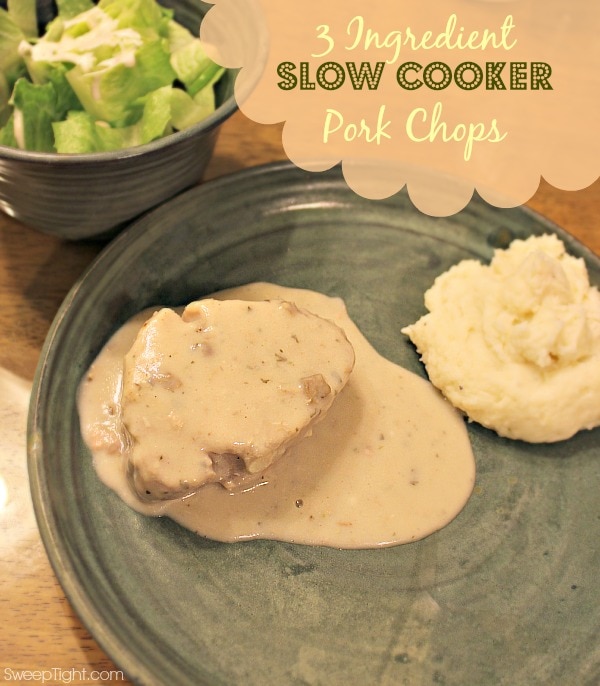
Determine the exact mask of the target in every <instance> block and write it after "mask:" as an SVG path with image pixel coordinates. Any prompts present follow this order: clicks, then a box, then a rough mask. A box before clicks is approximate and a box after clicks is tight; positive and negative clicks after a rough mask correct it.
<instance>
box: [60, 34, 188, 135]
mask: <svg viewBox="0 0 600 686" xmlns="http://www.w3.org/2000/svg"><path fill="white" fill-rule="evenodd" d="M66 78H67V80H68V81H69V84H70V85H71V87H72V88H73V90H74V91H75V93H76V95H77V97H78V98H79V101H80V102H81V103H82V105H83V107H84V109H85V110H86V111H87V112H89V113H90V114H91V115H92V116H93V117H96V118H97V119H103V120H104V121H107V122H108V123H110V124H117V125H118V124H120V123H121V122H123V121H124V120H126V119H127V116H128V113H129V110H130V109H131V107H132V104H131V103H133V102H134V101H136V100H137V99H138V98H141V97H143V96H144V95H146V94H148V93H150V92H151V91H153V90H156V89H157V88H161V87H162V86H167V85H170V84H172V83H173V81H174V79H175V72H174V71H173V69H172V68H171V64H170V61H169V52H168V49H167V47H166V45H165V42H164V41H163V40H155V41H153V42H151V43H147V44H145V45H142V47H141V48H140V49H139V50H138V51H137V52H136V54H135V64H134V65H133V66H132V67H129V66H126V65H125V64H122V63H121V64H116V65H115V66H113V67H108V68H101V67H99V68H98V69H93V70H91V71H88V72H86V71H84V70H83V69H82V68H81V67H80V66H79V65H77V66H75V67H74V68H73V69H71V70H70V71H68V72H67V73H66Z"/></svg>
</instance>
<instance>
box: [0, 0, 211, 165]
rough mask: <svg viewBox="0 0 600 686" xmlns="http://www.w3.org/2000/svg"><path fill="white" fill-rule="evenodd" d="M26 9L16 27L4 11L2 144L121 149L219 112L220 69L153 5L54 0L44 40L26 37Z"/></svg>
mask: <svg viewBox="0 0 600 686" xmlns="http://www.w3.org/2000/svg"><path fill="white" fill-rule="evenodd" d="M29 2H30V0H23V2H22V3H21V5H22V7H21V9H22V11H23V16H22V18H20V19H19V21H18V22H17V21H16V19H15V17H13V16H11V15H10V13H9V12H7V11H4V10H0V127H2V128H0V145H15V146H17V147H20V148H25V149H27V150H39V151H56V152H64V153H79V152H102V151H106V150H115V149H120V148H125V147H130V146H133V145H141V144H144V143H148V142H150V141H152V140H155V139H157V138H160V137H162V136H165V135H167V134H169V133H171V132H173V131H176V130H181V129H183V128H187V127H188V126H192V125H194V124H196V123H198V122H199V121H201V120H202V119H205V118H206V117H207V116H208V115H210V114H211V112H212V111H214V109H215V95H214V88H213V86H214V84H215V83H216V81H217V80H218V79H219V78H220V77H221V75H222V73H223V72H224V70H223V69H222V68H221V67H219V66H218V65H216V64H215V63H214V62H212V61H211V60H210V59H209V58H208V56H207V55H206V53H205V52H204V49H203V47H202V44H201V43H200V40H199V39H198V38H197V37H195V36H193V35H192V33H191V32H190V31H188V30H187V29H186V28H185V27H183V26H181V25H180V24H178V23H176V22H175V21H174V19H173V12H172V10H170V9H167V8H165V7H162V6H161V5H159V4H158V3H157V2H156V0H99V2H98V3H97V4H94V3H93V2H92V1H91V0H57V8H58V12H59V14H58V16H57V17H56V18H55V19H53V20H52V21H51V22H50V23H49V24H48V25H47V27H46V32H45V33H44V35H43V36H41V37H40V38H39V39H37V38H36V39H34V38H33V37H32V36H31V35H30V33H31V26H32V24H31V21H32V20H31V17H30V13H29V14H28V11H26V8H27V7H29ZM13 3H15V5H18V4H20V0H13ZM9 9H10V6H9ZM27 16H29V19H27ZM27 22H28V23H27ZM25 26H28V27H29V28H27V30H24V28H23V27H25ZM23 77H27V78H23Z"/></svg>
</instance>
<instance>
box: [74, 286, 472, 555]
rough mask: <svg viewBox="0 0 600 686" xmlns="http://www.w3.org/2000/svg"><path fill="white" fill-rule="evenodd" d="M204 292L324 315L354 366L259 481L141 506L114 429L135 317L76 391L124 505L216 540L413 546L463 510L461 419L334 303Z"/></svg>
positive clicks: (104, 471)
mask: <svg viewBox="0 0 600 686" xmlns="http://www.w3.org/2000/svg"><path fill="white" fill-rule="evenodd" d="M211 297H216V298H219V299H227V298H231V299H241V300H250V301H258V300H264V299H283V300H287V301H290V302H294V303H296V305H298V306H299V307H302V308H304V309H306V310H308V311H310V312H313V313H315V314H318V315H320V316H322V317H325V318H328V319H331V320H332V321H334V322H335V323H336V324H338V326H340V327H341V328H342V329H343V330H344V331H345V333H346V336H347V337H348V339H349V340H350V342H351V343H352V345H353V347H354V350H355V354H356V362H355V367H354V370H353V372H352V374H351V376H350V379H349V381H348V383H347V384H346V386H345V388H344V389H343V390H342V392H341V393H340V394H339V396H338V397H337V399H336V400H335V402H334V404H333V406H332V407H331V409H330V410H329V412H328V414H327V415H326V416H325V418H324V419H322V420H321V422H320V423H319V424H317V425H316V426H315V427H314V430H313V433H312V435H310V436H308V437H306V438H304V439H303V440H302V441H301V442H299V443H297V444H296V445H294V446H293V447H291V448H290V449H289V451H288V452H287V453H286V454H285V455H284V456H283V457H281V458H280V459H279V460H278V461H276V462H275V463H274V464H273V465H271V466H270V467H269V468H268V469H267V470H265V471H264V473H262V474H261V475H260V476H261V477H262V478H261V479H259V481H258V484H257V485H253V486H252V487H250V488H247V489H246V490H244V489H243V488H241V489H239V490H238V491H235V490H234V491H230V490H226V489H225V488H223V487H222V486H221V485H218V484H208V485H206V486H204V487H202V488H201V489H200V490H199V491H198V492H197V493H195V494H194V495H191V496H188V497H185V498H182V499H179V500H171V501H164V502H160V503H144V502H142V501H140V500H139V499H138V498H137V497H136V496H135V495H134V493H133V491H132V489H131V487H130V485H129V481H128V478H127V473H126V460H125V457H124V452H125V450H126V442H125V441H124V440H123V436H122V432H121V430H120V426H119V422H120V419H119V415H120V411H119V398H120V394H121V387H122V380H123V373H122V368H123V357H124V355H125V354H126V353H127V351H128V350H129V348H130V347H131V345H132V343H133V341H134V339H135V337H136V335H137V332H138V330H139V328H140V325H141V324H142V323H143V321H144V320H145V319H146V318H147V313H142V314H141V315H139V316H138V317H136V318H134V319H133V320H131V321H130V322H128V323H127V324H126V325H125V326H124V327H122V328H121V329H120V330H119V331H118V332H117V333H116V334H115V335H114V336H113V338H112V339H111V340H110V341H109V343H108V344H107V345H106V346H105V348H104V349H103V351H102V352H101V354H100V355H99V357H98V359H97V360H96V362H95V363H94V367H93V375H92V379H93V380H92V381H85V380H84V382H83V383H82V386H81V389H80V394H79V411H80V417H81V425H82V433H83V437H84V439H85V441H86V443H87V444H88V445H89V446H90V448H91V450H92V452H93V456H94V465H95V468H96V470H97V473H98V475H99V477H100V479H101V480H102V481H103V482H104V483H105V484H106V485H108V486H109V487H110V488H112V489H113V490H115V491H116V492H117V493H118V494H119V496H120V497H121V498H122V499H123V500H125V502H127V503H128V504H129V505H130V506H131V507H133V508H135V509H136V510H138V511H140V512H142V513H144V514H148V515H155V516H157V515H164V516H168V517H171V518H172V519H174V520H175V521H177V522H178V523H179V524H181V525H182V526H184V527H186V528H189V529H191V530H193V531H195V532H197V533H198V534H200V535H202V536H205V537H208V538H211V539H214V540H219V541H226V542H233V541H240V540H246V539H252V538H267V539H274V540H283V541H290V542H295V543H303V544H312V545H325V546H331V547H336V548H374V547H379V546H388V545H396V544H400V543H408V542H411V541H415V540H418V539H420V538H423V537H425V536H427V535H429V534H431V533H433V532H435V531H437V530H439V529H441V528H442V527H443V526H445V525H446V524H447V523H449V522H450V521H451V520H452V519H453V518H454V517H455V516H456V515H457V514H458V513H459V512H460V511H461V509H462V508H463V507H464V505H465V503H466V502H467V500H468V498H469V496H470V494H471V492H472V489H473V484H474V479H475V462H474V458H473V453H472V450H471V446H470V442H469V438H468V435H467V431H466V427H465V424H464V421H463V419H462V417H461V416H460V415H459V414H458V412H457V411H456V410H454V409H453V408H452V407H451V406H450V405H449V404H448V403H447V402H446V401H445V400H444V399H443V398H442V397H441V395H440V394H439V392H438V391H436V389H435V388H434V387H433V386H432V385H431V384H430V383H428V382H427V381H425V380H424V379H422V378H420V377H418V376H417V375H415V374H413V373H411V372H409V371H407V370H405V369H402V368H401V367H398V366H397V365H395V364H393V363H392V362H390V361H389V360H386V359H385V358H383V357H382V356H380V355H379V354H378V353H377V352H376V351H375V350H374V349H373V347H372V346H371V345H370V344H369V343H368V341H367V340H366V339H365V338H364V336H363V335H362V334H361V333H360V331H359V330H358V328H357V327H356V325H355V324H354V323H353V322H352V320H351V319H350V318H349V317H348V315H347V313H346V309H345V306H344V304H343V302H342V301H341V300H340V299H338V298H329V297H327V296H325V295H322V294H319V293H316V292H313V291H308V290H299V289H289V288H284V287H281V286H276V285H273V284H266V283H258V284H249V285H247V286H242V287H239V288H235V289H230V290H228V291H223V292H221V293H218V294H216V295H213V296H211ZM107 446H111V447H110V448H107ZM114 446H119V449H118V450H115V448H114Z"/></svg>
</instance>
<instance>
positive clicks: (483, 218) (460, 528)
mask: <svg viewBox="0 0 600 686" xmlns="http://www.w3.org/2000/svg"><path fill="white" fill-rule="evenodd" d="M548 231H550V232H555V233H557V234H558V235H559V236H560V237H561V238H562V239H563V240H564V241H565V242H566V244H567V247H568V249H569V251H570V252H571V253H572V254H574V255H577V256H581V257H583V258H584V259H585V260H586V262H587V265H588V268H589V271H590V275H591V279H592V282H593V283H595V284H599V283H600V260H598V258H597V257H595V256H594V255H593V254H592V253H590V252H589V251H587V250H586V249H585V248H584V247H582V246H581V245H580V244H579V243H577V242H576V241H575V240H574V239H573V238H571V237H570V236H568V235H567V234H565V233H564V232H563V231H561V230H560V229H558V228H557V227H555V226H554V225H552V224H550V223H549V222H547V221H545V220H544V219H542V218H540V217H539V216H537V215H534V214H532V213H531V212H528V211H525V210H523V209H515V210H497V209H494V208H491V207H490V206H488V205H486V204H485V203H483V202H481V201H479V200H477V199H475V200H473V202H472V203H471V204H470V205H469V206H468V208H467V209H465V210H464V211H463V212H461V213H460V214H458V215H455V216H452V217H450V218H445V219H436V218H432V217H429V216H426V215H423V214H420V213H419V212H417V211H416V210H415V209H414V208H413V207H412V205H411V203H410V201H409V200H408V199H407V197H406V195H404V194H400V195H398V196H396V197H394V198H392V199H389V200H386V201H369V200H366V199H364V198H361V197H359V196H356V195H355V194H354V193H352V192H351V191H349V190H348V189H347V187H346V185H345V183H344V181H343V180H342V178H341V176H340V174H339V172H338V171H337V170H334V171H332V172H327V173H323V174H307V173H305V172H303V171H300V170H298V169H296V168H295V167H293V166H290V165H288V164H276V165H271V166H267V167H263V168H256V169H252V170H249V171H245V172H243V173H240V174H237V175H232V176H230V177H227V178H223V179H220V180H218V181H213V182H211V183H208V184H206V185H204V186H202V187H200V188H197V189H194V190H191V191H189V192H186V193H185V194H183V195H180V196H179V197H177V198H176V199H174V200H172V201H169V202H168V203H167V204H165V205H164V206H162V207H161V208H159V209H158V210H156V211H154V212H152V213H151V214H149V215H147V216H146V217H145V218H143V219H141V220H140V221H138V222H137V223H135V224H134V225H133V226H131V227H130V228H129V229H128V230H127V231H125V232H124V233H123V234H122V235H121V236H119V237H118V238H117V239H116V240H115V241H114V242H113V243H111V244H110V245H109V246H108V247H107V248H106V249H105V250H104V252H103V253H102V254H101V255H100V257H99V258H98V259H97V260H96V262H95V263H94V264H93V265H92V267H91V268H90V269H89V270H88V272H87V273H86V274H85V275H84V277H83V278H82V279H81V280H80V281H79V282H78V283H77V284H76V285H75V286H74V288H73V289H72V291H71V292H70V294H69V296H68V297H67V299H66V301H65V303H64V304H63V306H62V308H61V310H60V312H59V314H58V316H57V318H56V321H55V322H54V324H53V326H52V329H51V332H50V334H49V336H48V339H47V342H46V344H45V347H44V350H43V353H42V356H41V361H40V365H39V370H38V374H37V378H36V381H35V387H34V392H33V395H32V406H31V412H30V422H29V442H30V452H29V469H30V477H31V487H32V494H33V500H34V503H35V509H36V513H37V517H38V521H39V526H40V530H41V534H42V537H43V540H44V543H45V545H46V547H47V550H48V554H49V556H50V559H51V561H52V564H53V566H54V569H55V571H56V574H57V576H58V578H59V580H60V582H61V584H62V586H63V588H64V590H65V592H66V594H67V596H68V598H69V599H70V601H71V602H72V604H73V606H74V608H75V610H76V611H77V612H78V614H79V615H80V616H81V618H82V620H83V622H84V623H85V624H86V625H87V627H88V628H89V630H90V631H91V632H92V634H93V635H94V636H95V637H96V639H97V640H98V642H99V643H100V644H101V645H102V647H103V648H104V649H105V650H106V651H107V653H108V654H109V655H110V656H111V657H112V658H113V659H114V660H115V661H116V663H117V664H118V665H119V666H120V667H122V668H123V669H124V670H125V672H126V673H127V674H128V675H129V677H131V678H132V679H133V680H135V681H137V682H139V683H144V684H167V685H169V686H173V685H175V684H195V685H203V684H211V685H213V684H215V685H217V684H235V685H238V684H239V685H242V684H243V685H244V686H253V685H256V686H266V685H276V686H285V685H287V684H290V685H292V684H297V685H298V686H307V685H311V686H317V685H319V686H330V685H337V684H340V685H344V686H347V685H348V684H357V685H360V686H366V685H371V684H373V685H379V684H381V685H385V684H390V685H393V686H396V685H401V684H408V685H409V686H413V685H421V684H432V685H435V684H443V685H446V686H451V685H452V686H486V685H488V684H490V685H492V684H493V685H507V686H520V685H523V686H534V685H537V684H539V685H541V684H543V685H544V686H549V685H556V686H565V685H574V684H577V685H578V686H583V685H585V684H588V685H590V686H591V685H592V684H597V683H598V681H599V679H600V651H599V643H598V635H599V633H598V631H599V629H600V621H599V620H600V612H599V608H598V581H597V571H598V568H599V567H600V560H599V554H598V551H599V546H598V541H599V540H600V510H599V502H600V501H599V499H598V492H599V491H598V485H599V483H600V482H599V475H600V460H599V458H600V454H599V453H600V433H599V432H598V430H596V431H591V432H583V433H580V434H579V435H577V436H576V437H575V438H573V439H572V440H569V441H567V442H564V443H561V444H556V445H550V446H532V445H526V444H523V443H519V442H511V441H509V440H503V439H500V438H498V437H497V436H496V435H495V434H493V433H491V432H489V431H486V430H484V429H482V428H481V427H478V426H476V425H471V426H469V432H470V436H471V439H472V443H473V446H474V451H475V454H476V459H477V468H478V474H477V483H476V488H475V492H474V493H473V496H472V497H471V499H470V501H469V503H468V504H467V506H466V508H465V509H464V510H463V512H462V513H461V514H460V515H459V516H458V518H457V519H455V520H454V521H453V522H452V523H451V524H450V525H449V526H447V527H446V528H445V529H443V530H441V531H439V532H438V533H436V534H434V535H432V536H430V537H428V538H426V539H425V540H423V541H420V542H418V543H414V544H410V545H405V546H400V547H396V548H389V549H383V550H367V551H355V552H354V551H339V550H333V549H328V548H319V547H303V546H297V545H292V544H282V543H277V542H269V541H254V542H246V543H240V544H235V545H226V544H219V543H215V542H211V541H208V540H203V539H201V538H198V537H196V536H194V535H193V534H191V533H189V532H187V531H185V530H183V529H181V528H179V527H178V526H177V525H176V524H174V523H173V522H171V521H170V520H168V519H152V518H145V517H143V516H140V515H138V514H136V513H135V512H133V511H132V510H130V509H129V508H128V507H127V506H125V505H124V504H123V503H122V502H121V501H120V500H119V499H118V498H117V497H116V496H115V495H114V494H113V493H112V492H111V491H109V490H107V489H106V488H105V487H104V486H103V485H102V484H101V483H100V482H99V481H98V479H97V478H96V475H95V473H94V470H93V466H92V464H91V460H90V455H89V453H88V451H87V450H86V449H85V448H84V446H83V445H82V441H81V438H80V434H79V426H78V418H77V412H76V404H75V394H76V389H77V385H78V383H79V380H80V378H81V376H82V374H83V373H84V371H85V370H86V368H87V367H88V365H89V364H90V362H91V361H92V359H93V358H94V356H95V355H96V353H97V352H98V350H99V349H100V346H101V345H102V344H103V343H104V342H105V341H106V340H107V338H108V337H109V335H110V334H111V333H112V332H113V331H114V330H115V328H116V327H118V326H119V325H120V324H121V323H122V322H123V321H124V320H125V319H127V318H128V317H129V316H130V315H132V314H133V313H134V312H136V311H138V310H140V309H141V308H143V307H146V306H149V305H155V304H157V303H160V304H165V305H179V304H182V303H185V302H187V301H189V300H192V299H194V298H197V297H199V296H202V295H204V294H207V293H209V292H211V291H214V290H217V289H220V288H225V287H230V286H234V285H237V284H242V283H245V282H249V281H256V280H267V281H273V282H276V283H280V284H283V285H286V286H295V287H307V288H312V289H316V290H320V291H323V292H325V293H329V294H334V295H339V296H342V297H343V298H344V299H345V300H346V303H347V305H348V309H349V311H350V313H351V315H352V316H353V317H354V319H355V321H356V322H357V323H358V325H359V326H360V327H361V329H362V330H363V332H364V333H365V334H366V335H367V337H368V338H369V339H370V340H371V342H372V343H373V344H374V346H375V347H376V348H377V349H378V350H379V351H380V352H382V353H383V354H385V355H386V356H388V357H389V358H391V359H392V360H394V361H395V362H397V363H400V364H402V365H405V366H406V367H408V368H409V369H411V370H413V371H415V372H417V373H418V374H421V375H423V374H424V371H423V369H422V367H421V365H420V363H419V360H418V357H417V354H416V352H415V350H414V348H413V347H412V345H411V344H410V343H409V342H408V341H407V340H406V339H405V337H404V336H402V335H401V334H400V329H401V328H402V326H404V325H405V324H408V323H410V322H413V321H414V320H415V319H416V318H417V317H419V316H420V315H421V314H423V312H424V307H423V293H424V291H425V290H426V289H427V288H428V287H429V285H430V284H431V283H432V281H433V279H434V278H435V276H436V275H437V274H439V273H440V272H442V271H444V270H446V269H447V268H448V267H450V266H451V265H452V264H454V263H456V262H458V261H459V260H461V259H463V258H472V257H474V258H480V259H482V260H487V259H489V258H490V256H491V253H492V250H493V248H494V247H504V246H506V244H507V243H508V242H509V241H510V240H511V239H512V238H514V237H526V236H529V235H530V234H540V233H544V232H548Z"/></svg>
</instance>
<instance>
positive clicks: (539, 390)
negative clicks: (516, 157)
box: [402, 235, 600, 443]
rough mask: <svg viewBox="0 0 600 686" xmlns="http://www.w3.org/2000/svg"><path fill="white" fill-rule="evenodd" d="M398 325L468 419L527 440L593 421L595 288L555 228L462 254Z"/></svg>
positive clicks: (598, 391) (555, 436) (599, 375)
mask: <svg viewBox="0 0 600 686" xmlns="http://www.w3.org/2000/svg"><path fill="white" fill-rule="evenodd" d="M425 306H426V307H427V309H428V310H429V313H428V314H426V315H425V316H423V317H421V319H419V320H418V321H417V322H416V323H415V324H412V325H411V326H407V327H405V328H404V329H402V332H403V333H405V334H406V335H408V336H409V337H410V339H411V341H412V342H413V343H414V344H415V346H416V348H417V350H418V351H419V353H420V355H421V359H422V361H423V362H424V364H425V367H426V369H427V373H428V375H429V378H430V380H431V382H432V383H433V384H434V385H435V386H436V387H437V388H439V389H440V390H441V392H442V393H443V394H444V395H445V396H446V397H447V398H448V400H449V401H450V402H451V403H452V404H453V405H455V406H456V407H457V408H459V409H460V410H462V411H463V412H465V413H466V415H467V416H468V417H469V419H471V420H473V421H476V422H479V423H481V424H483V425H484V426H486V427H488V428H490V429H493V430H494V431H496V432H497V433H498V434H500V435H501V436H506V437H509V438H515V439H522V440H524V441H529V442H532V443H542V442H553V441H560V440H563V439H567V438H569V437H571V436H572V435H573V434H575V433H576V432H577V431H579V430H580V429H591V428H593V427H595V426H598V425H600V293H599V292H598V289H597V288H595V287H592V286H590V283H589V278H588V274H587V271H586V268H585V263H584V261H583V260H582V259H577V258H575V257H573V256H570V255H568V254H567V253H566V252H565V246H564V245H563V243H562V241H560V240H559V239H558V238H557V237H556V236H554V235H543V236H532V237H530V238H528V239H526V240H515V241H513V242H512V243H511V245H510V246H509V247H508V248H507V249H506V250H496V251H495V253H494V258H493V260H492V262H491V264H490V265H489V266H486V265H483V264H481V263H480V262H478V261H476V260H465V261H463V262H460V263H459V264H457V265H455V266H454V267H452V268H451V269H450V270H448V271H447V272H446V273H444V274H442V275H441V276H439V277H438V278H437V279H436V280H435V282H434V284H433V286H432V287H431V288H430V289H429V290H428V291H427V292H426V293H425Z"/></svg>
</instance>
